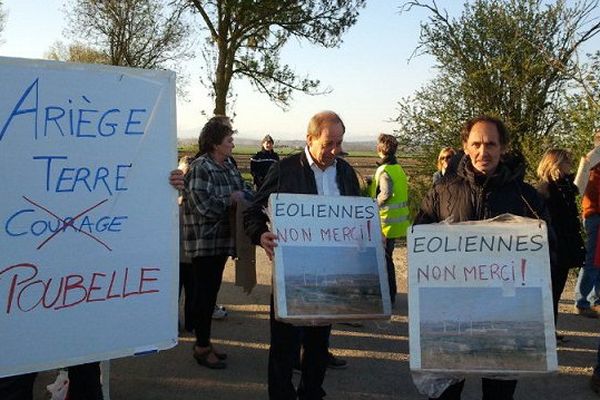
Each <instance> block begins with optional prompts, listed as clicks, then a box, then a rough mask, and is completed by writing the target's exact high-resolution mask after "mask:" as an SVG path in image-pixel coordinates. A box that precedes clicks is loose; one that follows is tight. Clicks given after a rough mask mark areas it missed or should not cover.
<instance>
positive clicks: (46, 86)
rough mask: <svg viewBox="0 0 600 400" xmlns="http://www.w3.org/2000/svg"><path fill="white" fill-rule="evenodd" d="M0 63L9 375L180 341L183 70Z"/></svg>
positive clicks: (2, 312)
mask: <svg viewBox="0 0 600 400" xmlns="http://www.w3.org/2000/svg"><path fill="white" fill-rule="evenodd" d="M0 71H1V72H0V82H1V86H2V96H1V97H0V153H1V154H2V156H1V157H0V185H1V186H2V187H3V188H4V190H3V194H2V202H1V203H0V354H2V356H1V357H0V376H8V375H14V374H19V373H25V372H31V371H39V370H45V369H49V368H54V367H58V366H67V365H73V364H80V363H84V362H91V361H97V360H102V359H109V358H114V357H121V356H126V355H132V354H136V353H144V352H149V351H156V350H158V349H164V348H169V347H172V346H174V345H175V344H176V341H177V322H176V318H177V259H178V245H177V241H178V233H177V232H178V230H177V223H178V222H177V217H176V216H177V208H176V207H177V205H176V200H175V197H176V191H175V190H173V188H171V187H170V186H169V184H168V181H167V177H168V174H169V171H170V170H171V169H173V167H174V166H175V165H176V127H175V90H174V87H175V75H174V74H173V73H172V72H168V71H145V70H137V69H132V68H118V67H109V66H97V65H79V64H69V63H59V62H51V61H40V60H24V59H11V58H0Z"/></svg>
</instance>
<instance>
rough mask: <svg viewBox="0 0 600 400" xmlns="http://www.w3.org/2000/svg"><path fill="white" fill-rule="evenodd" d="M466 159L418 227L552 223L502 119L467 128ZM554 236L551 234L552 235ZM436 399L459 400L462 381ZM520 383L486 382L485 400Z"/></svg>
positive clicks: (426, 203) (433, 193) (502, 399)
mask: <svg viewBox="0 0 600 400" xmlns="http://www.w3.org/2000/svg"><path fill="white" fill-rule="evenodd" d="M461 140H462V144H463V149H464V151H465V155H464V156H463V157H462V159H461V161H460V162H459V163H458V166H457V170H456V174H455V175H454V176H452V177H451V178H449V179H445V180H442V181H441V182H440V183H438V184H437V185H435V186H434V187H433V188H432V189H431V190H430V192H429V193H428V194H427V196H426V197H425V198H424V199H423V202H422V204H421V210H420V212H419V214H418V215H417V218H416V220H415V224H427V223H434V222H440V221H444V220H447V219H449V221H450V222H462V221H477V220H483V219H488V218H493V217H496V216H498V215H500V214H504V213H510V214H514V215H520V216H523V217H529V218H543V219H544V220H546V221H548V211H547V209H546V207H545V205H544V202H543V200H542V199H541V198H540V197H539V195H538V193H537V192H536V190H535V189H534V188H533V187H532V186H531V185H529V184H527V183H525V182H523V177H524V175H525V164H524V162H523V160H522V159H521V158H519V157H509V156H508V155H507V154H505V151H506V149H507V147H508V144H509V136H508V131H507V129H506V127H505V126H504V124H503V123H502V121H500V120H499V119H496V118H493V117H489V116H480V117H476V118H473V119H471V120H469V121H467V123H466V124H465V126H464V127H463V130H462V132H461ZM549 234H550V235H551V232H549ZM447 383H448V386H447V388H446V390H445V391H444V392H443V393H441V395H438V394H433V393H428V394H429V396H437V397H435V398H436V399H443V400H449V399H453V400H454V399H460V396H461V392H462V389H463V385H464V379H462V380H459V379H449V380H448V382H447ZM516 385H517V381H516V380H498V379H488V378H484V379H483V380H482V391H483V399H495V400H511V399H512V398H513V393H514V391H515V388H516Z"/></svg>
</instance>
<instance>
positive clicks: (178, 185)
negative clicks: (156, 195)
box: [169, 169, 185, 190]
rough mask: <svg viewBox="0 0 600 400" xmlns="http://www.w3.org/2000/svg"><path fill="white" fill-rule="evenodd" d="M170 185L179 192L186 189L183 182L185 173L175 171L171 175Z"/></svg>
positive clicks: (178, 170)
mask: <svg viewBox="0 0 600 400" xmlns="http://www.w3.org/2000/svg"><path fill="white" fill-rule="evenodd" d="M169 183H170V184H171V186H173V187H174V188H175V189H177V190H183V189H185V184H184V182H183V171H182V170H180V169H174V170H173V171H171V174H170V175H169Z"/></svg>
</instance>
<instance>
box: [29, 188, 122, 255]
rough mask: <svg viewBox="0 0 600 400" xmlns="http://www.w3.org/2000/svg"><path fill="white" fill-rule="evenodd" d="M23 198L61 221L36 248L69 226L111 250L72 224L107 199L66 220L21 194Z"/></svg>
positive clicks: (39, 247)
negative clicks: (60, 224)
mask: <svg viewBox="0 0 600 400" xmlns="http://www.w3.org/2000/svg"><path fill="white" fill-rule="evenodd" d="M23 198H24V199H25V201H27V202H28V203H30V204H33V205H34V206H36V207H37V208H39V209H40V210H44V211H45V212H47V213H48V214H50V215H51V216H53V217H54V218H56V219H57V220H59V221H60V222H62V224H63V226H62V227H60V226H59V228H58V229H57V230H56V231H55V232H54V233H52V234H51V235H50V236H48V237H47V238H46V239H45V240H44V241H43V242H42V243H40V245H39V246H38V247H37V250H39V249H41V248H42V247H43V246H44V245H45V244H46V243H48V242H49V241H50V240H51V239H52V238H54V237H55V236H56V235H58V234H59V233H60V232H61V231H62V232H64V231H66V230H67V228H68V227H71V228H73V229H75V231H77V232H79V233H83V234H84V235H86V236H87V237H89V238H91V239H93V240H95V241H96V242H98V243H100V244H101V245H102V246H104V247H105V248H106V249H108V251H112V249H111V248H110V247H108V245H107V244H106V243H104V242H103V241H102V240H100V239H98V238H97V237H95V236H94V235H92V234H91V233H88V232H86V231H83V230H81V229H78V228H77V227H75V226H74V225H73V224H74V223H75V221H77V219H78V218H80V217H82V216H84V215H85V214H87V213H88V212H90V211H92V210H93V209H94V208H96V207H99V206H100V205H102V204H104V203H106V202H107V201H108V199H104V200H102V201H101V202H99V203H97V204H95V205H93V206H91V207H90V208H88V209H85V210H83V211H82V212H80V213H79V214H77V215H76V216H74V217H73V218H71V219H68V220H67V219H66V218H61V217H59V216H58V215H56V214H55V213H53V212H52V211H50V210H48V209H47V208H46V207H44V206H42V205H40V204H38V203H36V202H35V201H33V200H30V199H28V198H27V197H26V196H23Z"/></svg>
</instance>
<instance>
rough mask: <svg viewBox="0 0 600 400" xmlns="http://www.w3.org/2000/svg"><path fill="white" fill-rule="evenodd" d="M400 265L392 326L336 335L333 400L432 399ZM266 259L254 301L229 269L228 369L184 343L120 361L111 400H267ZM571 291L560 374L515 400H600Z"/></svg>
mask: <svg viewBox="0 0 600 400" xmlns="http://www.w3.org/2000/svg"><path fill="white" fill-rule="evenodd" d="M394 257H395V259H396V260H395V261H396V267H397V276H398V290H399V292H400V293H399V296H398V302H397V304H396V307H395V309H394V313H393V317H392V319H391V320H390V321H385V322H372V321H371V322H366V323H365V324H364V326H363V327H360V328H353V327H348V326H343V325H334V327H333V332H332V340H331V345H332V350H333V352H334V353H335V354H336V355H338V356H341V357H343V358H345V359H347V360H348V364H349V366H348V368H347V369H345V370H329V371H328V373H327V377H326V380H325V390H326V391H327V393H328V396H327V399H343V400H359V399H361V400H363V399H364V400H366V399H373V400H392V399H394V400H397V399H402V400H412V399H415V400H416V399H421V400H422V399H425V397H424V396H421V395H419V394H418V393H417V391H416V389H415V387H414V385H413V384H412V381H411V379H410V375H409V370H408V327H407V311H408V310H407V297H406V280H405V277H406V260H405V250H404V249H403V248H397V249H396V251H395V254H394ZM258 258H259V268H258V272H259V276H258V282H259V285H258V286H257V287H256V288H255V289H254V291H253V292H252V293H251V294H250V295H246V294H244V293H243V292H242V290H241V289H240V288H238V287H235V286H234V285H233V282H234V275H233V272H234V271H233V268H232V267H231V265H228V267H227V269H226V275H225V282H224V285H223V288H222V290H221V293H220V296H219V303H220V304H224V305H225V306H226V307H227V309H228V310H229V311H230V315H229V317H228V318H227V319H226V320H224V321H216V322H215V323H214V324H213V340H214V342H215V343H217V344H219V345H220V346H221V348H223V349H224V350H226V351H227V353H228V354H229V357H230V359H229V361H228V369H226V370H223V371H212V370H208V369H206V368H203V367H200V366H198V365H196V363H195V362H194V360H193V359H192V357H191V346H192V343H193V339H192V337H191V336H183V337H181V338H180V343H179V345H178V346H176V347H175V348H173V349H171V350H168V351H164V352H161V353H159V354H157V355H153V356H147V357H142V358H133V357H130V358H123V359H118V360H113V361H112V362H111V379H110V388H111V399H112V400H153V399H168V400H177V399H181V400H192V399H194V400H196V399H203V400H212V399H215V400H217V399H218V400H233V399H244V400H245V399H251V400H253V399H259V400H260V399H267V395H266V390H267V387H266V380H267V349H268V344H269V330H268V301H269V294H270V279H271V275H270V274H271V271H270V264H269V263H268V261H267V260H266V258H265V257H264V255H263V253H262V251H259V252H258ZM570 283H571V284H570V285H569V287H568V288H567V290H566V292H565V294H564V295H563V301H562V303H561V310H560V311H561V314H560V316H559V323H558V328H559V330H560V332H561V333H563V334H565V335H566V337H567V338H568V339H569V342H568V343H566V344H565V345H563V346H562V347H560V348H559V354H558V357H559V364H560V373H559V374H556V375H553V376H546V377H543V378H527V379H523V380H521V381H520V382H519V385H518V387H517V392H516V396H515V398H516V399H517V400H530V399H550V400H564V399H573V400H587V399H590V400H591V399H598V397H597V396H596V395H595V394H594V393H592V392H591V391H590V390H589V388H588V379H589V376H590V374H591V366H592V365H593V363H594V361H595V358H596V348H597V345H598V338H599V332H600V329H599V327H600V322H599V320H592V319H587V318H584V317H580V316H576V315H574V314H573V313H572V298H573V291H572V282H570ZM90 345H93V344H92V343H91V344H90ZM54 376H55V373H54V372H46V373H43V374H41V376H40V378H38V381H37V384H36V393H35V400H42V399H45V398H46V397H45V394H44V385H45V384H48V383H49V382H50V381H52V380H53V378H54ZM480 398H481V395H480V384H479V381H478V380H476V379H469V380H467V384H466V386H465V392H464V394H463V399H464V400H475V399H480Z"/></svg>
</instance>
